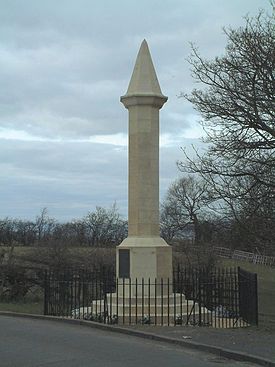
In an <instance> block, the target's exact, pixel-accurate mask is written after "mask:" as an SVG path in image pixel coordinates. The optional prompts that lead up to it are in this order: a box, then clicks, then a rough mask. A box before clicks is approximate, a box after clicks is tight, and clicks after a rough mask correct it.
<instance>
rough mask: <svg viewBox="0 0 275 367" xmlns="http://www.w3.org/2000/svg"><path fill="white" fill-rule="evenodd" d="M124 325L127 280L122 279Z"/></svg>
mask: <svg viewBox="0 0 275 367" xmlns="http://www.w3.org/2000/svg"><path fill="white" fill-rule="evenodd" d="M122 323H123V325H124V323H125V278H122Z"/></svg>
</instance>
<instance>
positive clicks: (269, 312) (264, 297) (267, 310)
mask: <svg viewBox="0 0 275 367" xmlns="http://www.w3.org/2000/svg"><path fill="white" fill-rule="evenodd" d="M220 265H222V266H231V267H234V266H240V267H241V268H243V269H245V270H247V271H250V272H252V273H257V274H258V304H259V326H260V327H263V328H266V329H272V330H275V268H271V267H269V266H264V265H255V264H251V263H248V262H245V261H237V260H229V259H221V260H220Z"/></svg>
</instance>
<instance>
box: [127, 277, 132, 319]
mask: <svg viewBox="0 0 275 367" xmlns="http://www.w3.org/2000/svg"><path fill="white" fill-rule="evenodd" d="M128 304H129V311H128V312H129V325H131V323H132V279H131V278H129V302H128Z"/></svg>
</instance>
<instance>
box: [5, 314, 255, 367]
mask: <svg viewBox="0 0 275 367" xmlns="http://www.w3.org/2000/svg"><path fill="white" fill-rule="evenodd" d="M217 364H222V365H224V366H226V367H231V366H238V367H241V366H242V367H244V366H246V367H247V366H252V365H251V364H247V363H241V362H234V361H229V360H226V359H221V358H219V357H215V356H214V355H209V354H205V353H202V352H197V351H192V350H188V349H183V348H181V347H177V346H173V345H168V344H165V343H159V342H154V341H150V340H146V339H141V338H137V337H133V336H127V335H122V334H118V333H112V332H106V331H102V330H98V329H92V328H87V327H85V326H81V325H72V324H66V323H61V322H53V321H45V320H34V319H25V318H22V319H21V318H17V317H16V318H12V317H7V316H0V367H47V366H48V367H88V366H89V367H109V366H112V367H115V366H120V367H124V366H125V367H137V366H139V367H140V366H143V367H147V366H148V367H183V366H186V367H202V366H203V367H209V366H217Z"/></svg>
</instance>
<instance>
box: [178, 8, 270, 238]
mask: <svg viewBox="0 0 275 367" xmlns="http://www.w3.org/2000/svg"><path fill="white" fill-rule="evenodd" d="M225 34H226V35H227V40H228V42H227V46H226V49H225V54H224V55H223V56H221V57H216V58H215V59H214V60H205V59H204V58H203V57H202V56H201V55H200V54H199V52H198V50H197V49H196V48H195V47H194V46H192V55H191V57H190V64H191V66H192V71H193V77H194V78H195V80H196V81H197V82H199V83H200V84H201V88H200V89H194V90H193V92H192V94H191V95H185V97H186V98H187V100H189V101H190V102H191V103H192V104H193V106H194V107H195V109H197V110H198V111H199V112H200V114H201V116H202V118H203V120H202V122H201V123H202V125H203V127H204V130H205V132H206V134H207V137H206V138H205V139H204V141H205V142H206V143H209V144H208V149H207V151H206V153H205V154H203V155H201V154H199V153H198V152H196V157H195V159H193V158H190V157H188V156H187V155H185V160H184V161H181V162H178V166H179V169H180V170H181V171H183V172H189V173H190V172H191V173H197V174H199V175H200V176H201V177H202V179H203V180H204V181H205V182H207V183H208V184H209V185H210V186H211V187H212V189H213V192H214V193H215V194H214V196H215V199H217V200H218V199H220V200H222V201H221V202H220V203H221V204H222V209H223V211H224V215H225V217H227V218H231V221H232V224H233V223H235V224H236V225H237V227H238V228H239V229H241V230H240V233H242V236H247V237H249V238H250V241H252V242H253V241H254V242H255V244H256V243H259V241H266V243H268V242H269V240H271V241H272V239H273V238H274V235H272V236H271V232H272V231H271V230H270V228H269V229H267V228H266V223H270V222H272V220H273V219H272V218H274V211H275V205H274V200H272V199H271V198H272V197H274V190H275V122H274V117H275V98H274V96H275V93H274V92H275V80H274V70H275V51H274V50H275V27H274V14H272V15H269V14H265V13H263V12H262V11H260V12H259V14H258V16H257V17H255V18H249V17H246V24H245V26H244V27H240V28H239V29H236V30H234V29H227V30H225ZM214 196H213V197H214ZM267 198H268V200H267ZM267 201H270V202H272V203H273V204H272V205H271V206H270V205H269V209H268V210H263V209H262V208H263V207H264V208H266V209H267V207H268V205H267ZM253 202H254V204H253V205H252V203H253ZM267 213H268V214H267ZM264 218H265V219H264ZM251 223H254V226H251ZM253 228H254V229H253ZM270 236H271V237H270ZM251 238H253V240H251ZM264 238H265V240H264ZM262 243H263V242H262Z"/></svg>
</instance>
